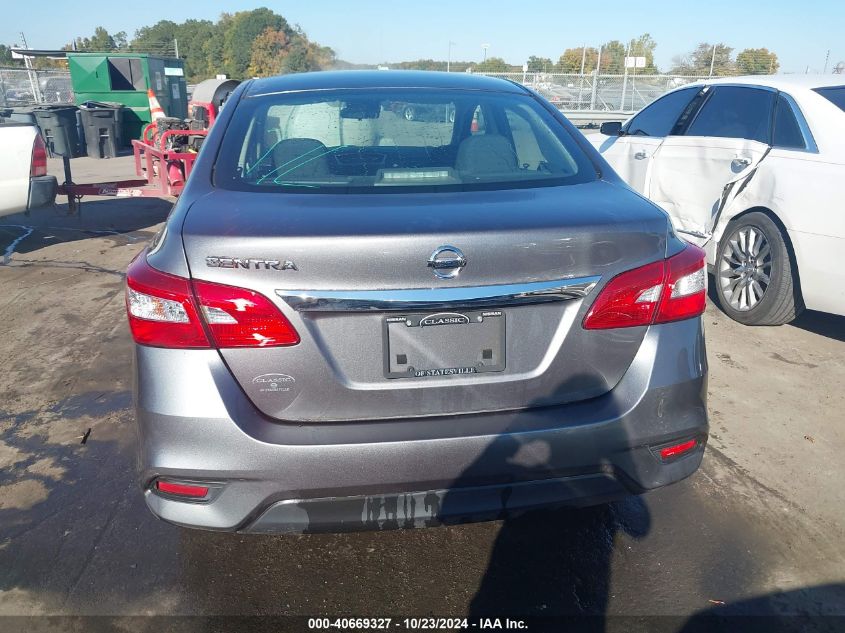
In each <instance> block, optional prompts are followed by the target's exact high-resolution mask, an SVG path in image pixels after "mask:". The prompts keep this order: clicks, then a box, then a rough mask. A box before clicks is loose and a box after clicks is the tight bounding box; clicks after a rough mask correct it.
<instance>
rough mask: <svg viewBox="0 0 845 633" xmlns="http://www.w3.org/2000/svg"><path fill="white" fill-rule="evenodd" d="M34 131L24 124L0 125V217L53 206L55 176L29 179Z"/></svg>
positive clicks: (32, 127) (34, 127)
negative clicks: (0, 149)
mask: <svg viewBox="0 0 845 633" xmlns="http://www.w3.org/2000/svg"><path fill="white" fill-rule="evenodd" d="M38 134H39V131H38V127H36V126H35V125H28V124H25V123H4V124H0V145H2V147H3V151H2V152H0V217H2V216H5V215H11V214H13V213H20V212H21V211H27V210H29V209H35V208H37V207H41V206H45V205H50V204H53V202H54V201H55V199H56V191H57V187H58V185H57V182H56V177H55V176H38V177H36V178H30V173H31V170H32V146H33V143H34V142H35V137H36V136H37V135H38Z"/></svg>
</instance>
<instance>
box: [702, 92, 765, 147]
mask: <svg viewBox="0 0 845 633" xmlns="http://www.w3.org/2000/svg"><path fill="white" fill-rule="evenodd" d="M774 102H775V93H774V92H772V91H771V90H763V89H759V88H744V87H739V86H716V87H715V88H713V91H712V94H711V95H710V97H709V98H708V99H707V100H706V101H705V102H704V105H703V106H702V107H701V110H699V112H698V115H697V116H696V117H695V119H693V121H692V123H691V124H690V126H689V128H688V129H687V131H686V135H687V136H716V137H722V138H742V139H748V140H751V141H760V142H761V143H767V144H768V143H769V140H770V128H771V123H772V108H773V107H774Z"/></svg>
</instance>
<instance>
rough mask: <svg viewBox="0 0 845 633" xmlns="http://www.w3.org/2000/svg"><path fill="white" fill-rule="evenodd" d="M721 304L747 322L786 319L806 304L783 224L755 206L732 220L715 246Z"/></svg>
mask: <svg viewBox="0 0 845 633" xmlns="http://www.w3.org/2000/svg"><path fill="white" fill-rule="evenodd" d="M713 272H714V275H715V279H716V294H717V296H718V297H719V303H720V304H721V308H722V310H723V311H724V312H725V314H727V315H728V316H729V317H731V318H732V319H733V320H734V321H738V322H739V323H743V324H745V325H783V324H784V323H789V322H790V321H792V320H794V319H795V318H796V317H797V316H798V315H799V314H801V312H802V311H803V310H804V304H803V302H802V301H801V297H800V293H799V292H798V278H797V274H796V270H795V263H794V262H793V260H792V255H791V254H790V251H789V248H788V247H787V244H786V240H785V239H784V236H783V233H782V232H781V229H780V227H778V225H777V224H775V223H774V221H773V220H772V219H771V218H770V217H769V216H768V215H766V214H765V213H760V212H758V211H754V212H752V213H748V214H746V215H744V216H742V217H740V218H737V219H735V220H732V221H731V222H730V223H729V224H728V226H727V227H726V228H725V232H724V235H723V237H722V239H721V241H720V242H719V244H718V247H717V250H716V265H715V268H714V271H713Z"/></svg>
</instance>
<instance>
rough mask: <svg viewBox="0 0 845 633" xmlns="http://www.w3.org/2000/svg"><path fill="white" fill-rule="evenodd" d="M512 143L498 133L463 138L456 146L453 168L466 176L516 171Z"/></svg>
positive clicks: (516, 165) (516, 166) (517, 163)
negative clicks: (456, 152) (456, 151)
mask: <svg viewBox="0 0 845 633" xmlns="http://www.w3.org/2000/svg"><path fill="white" fill-rule="evenodd" d="M518 166H519V162H518V161H517V159H516V152H514V149H513V145H511V143H510V141H508V139H506V138H505V137H504V136H499V135H498V134H478V135H476V136H470V137H469V138H467V139H464V140H463V142H462V143H461V144H460V146H459V147H458V157H457V159H456V160H455V168H456V169H457V170H458V172H460V173H461V174H463V175H466V176H483V175H485V174H500V173H503V172H504V173H507V172H509V171H517V169H518Z"/></svg>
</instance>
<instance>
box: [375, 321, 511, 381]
mask: <svg viewBox="0 0 845 633" xmlns="http://www.w3.org/2000/svg"><path fill="white" fill-rule="evenodd" d="M506 324H507V320H506V317H505V313H504V311H502V310H474V311H466V312H465V311H460V310H454V311H441V312H433V313H432V312H428V313H424V312H409V313H403V314H390V315H387V316H385V317H384V319H383V320H382V332H383V354H382V355H383V358H384V376H385V378H390V379H418V380H422V379H425V378H444V377H450V376H467V375H473V374H484V373H492V372H502V371H504V370H505V368H506V367H507V357H506V353H507V346H506ZM403 361H404V362H403Z"/></svg>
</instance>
